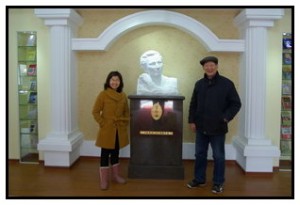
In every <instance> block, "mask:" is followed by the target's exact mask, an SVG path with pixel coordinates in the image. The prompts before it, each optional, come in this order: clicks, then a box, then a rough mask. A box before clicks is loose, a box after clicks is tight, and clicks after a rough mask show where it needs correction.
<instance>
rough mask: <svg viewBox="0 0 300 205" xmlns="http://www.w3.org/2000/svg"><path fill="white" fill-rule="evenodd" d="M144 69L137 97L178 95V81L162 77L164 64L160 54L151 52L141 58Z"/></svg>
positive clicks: (138, 84) (138, 85)
mask: <svg viewBox="0 0 300 205" xmlns="http://www.w3.org/2000/svg"><path fill="white" fill-rule="evenodd" d="M140 65H141V67H142V68H143V69H144V71H145V72H144V73H143V74H141V75H140V76H139V78H138V82H137V95H178V90H177V79H176V78H173V77H167V76H164V75H162V71H163V62H162V56H161V55H160V53H159V52H157V51H154V50H149V51H146V52H145V53H143V54H142V55H141V57H140Z"/></svg>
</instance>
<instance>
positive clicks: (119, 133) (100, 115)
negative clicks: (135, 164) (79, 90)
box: [92, 71, 129, 190]
mask: <svg viewBox="0 0 300 205" xmlns="http://www.w3.org/2000/svg"><path fill="white" fill-rule="evenodd" d="M123 86H124V84H123V78H122V75H121V74H120V73H119V72H118V71H112V72H110V73H109V74H108V76H107V78H106V82H105V84H104V90H103V91H101V92H100V93H99V95H98V97H97V99H96V102H95V104H94V107H93V111H92V114H93V116H94V119H95V120H96V122H97V123H98V124H99V132H98V136H97V140H96V143H95V144H96V146H97V147H101V158H100V168H99V175H100V185H101V189H103V190H106V189H108V187H109V173H110V166H109V162H110V164H111V166H112V177H113V180H114V181H116V182H117V183H121V184H124V183H126V181H125V179H124V178H122V177H121V176H120V175H119V169H120V168H119V167H120V164H119V150H120V148H123V147H125V146H126V145H128V144H129V139H128V124H129V107H128V102H127V96H126V94H125V93H124V92H122V90H123Z"/></svg>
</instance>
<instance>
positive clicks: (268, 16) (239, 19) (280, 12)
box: [234, 9, 284, 28]
mask: <svg viewBox="0 0 300 205" xmlns="http://www.w3.org/2000/svg"><path fill="white" fill-rule="evenodd" d="M283 16H284V9H244V10H243V11H242V12H241V13H240V14H239V15H237V16H236V17H235V19H234V23H235V25H236V26H239V27H241V28H245V27H246V28H247V27H272V26H273V25H274V21H275V20H278V19H281V18H282V17H283Z"/></svg>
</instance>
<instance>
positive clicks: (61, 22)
mask: <svg viewBox="0 0 300 205" xmlns="http://www.w3.org/2000/svg"><path fill="white" fill-rule="evenodd" d="M34 14H35V15H36V16H37V17H39V18H41V19H43V20H44V23H45V25H47V26H71V27H73V26H75V27H78V26H80V25H81V24H82V22H83V19H82V17H81V16H80V15H79V14H78V13H77V12H76V11H75V10H73V9H34Z"/></svg>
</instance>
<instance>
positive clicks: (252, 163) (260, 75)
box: [233, 9, 284, 172]
mask: <svg viewBox="0 0 300 205" xmlns="http://www.w3.org/2000/svg"><path fill="white" fill-rule="evenodd" d="M283 14H284V10H283V9H245V10H244V11H243V12H241V13H240V14H239V15H238V16H237V17H236V18H235V23H236V25H237V26H239V28H240V31H241V34H242V38H243V39H244V40H245V52H244V54H243V55H242V65H241V71H240V72H241V73H240V86H241V87H240V93H241V99H242V103H243V104H242V109H241V112H240V115H241V116H240V124H239V136H238V137H236V138H235V139H234V140H233V145H234V147H235V148H236V150H237V158H236V160H237V162H238V163H239V165H240V166H241V167H242V168H243V169H244V170H245V171H246V172H273V159H274V158H278V157H279V156H280V150H279V148H278V147H276V146H273V145H272V142H271V140H270V139H269V138H268V137H267V136H266V133H265V120H266V65H267V63H266V60H267V59H266V56H267V52H268V51H267V43H268V35H267V29H268V27H272V26H273V24H274V21H275V20H276V19H280V18H281V17H282V16H283Z"/></svg>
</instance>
